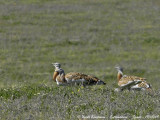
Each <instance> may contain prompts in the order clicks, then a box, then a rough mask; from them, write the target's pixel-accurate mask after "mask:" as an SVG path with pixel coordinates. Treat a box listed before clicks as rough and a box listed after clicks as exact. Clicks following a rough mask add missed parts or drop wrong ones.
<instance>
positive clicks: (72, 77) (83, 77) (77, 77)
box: [65, 72, 99, 84]
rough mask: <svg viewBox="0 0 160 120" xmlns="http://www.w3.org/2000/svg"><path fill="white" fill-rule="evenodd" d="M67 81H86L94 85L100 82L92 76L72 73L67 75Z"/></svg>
mask: <svg viewBox="0 0 160 120" xmlns="http://www.w3.org/2000/svg"><path fill="white" fill-rule="evenodd" d="M65 78H66V80H70V81H72V80H74V81H79V80H85V81H86V82H87V84H92V83H96V82H98V80H99V79H98V78H97V77H95V76H92V75H86V74H83V73H78V72H71V73H67V74H66V75H65Z"/></svg>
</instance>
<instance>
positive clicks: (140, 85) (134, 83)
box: [115, 67, 151, 90]
mask: <svg viewBox="0 0 160 120" xmlns="http://www.w3.org/2000/svg"><path fill="white" fill-rule="evenodd" d="M115 68H116V69H117V71H118V74H117V80H118V86H119V87H120V89H121V90H124V89H129V90H151V86H150V84H149V83H147V82H146V78H141V77H137V76H127V75H123V68H121V67H115Z"/></svg>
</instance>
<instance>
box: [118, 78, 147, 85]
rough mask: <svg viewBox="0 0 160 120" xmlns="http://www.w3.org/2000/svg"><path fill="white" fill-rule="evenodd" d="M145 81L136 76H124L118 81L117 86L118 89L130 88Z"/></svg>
mask: <svg viewBox="0 0 160 120" xmlns="http://www.w3.org/2000/svg"><path fill="white" fill-rule="evenodd" d="M145 80H146V78H141V77H137V76H124V77H122V78H121V79H120V81H119V82H118V85H119V86H120V87H130V86H133V85H136V84H139V83H141V82H142V81H145Z"/></svg>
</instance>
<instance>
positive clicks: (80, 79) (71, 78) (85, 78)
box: [52, 63, 105, 85]
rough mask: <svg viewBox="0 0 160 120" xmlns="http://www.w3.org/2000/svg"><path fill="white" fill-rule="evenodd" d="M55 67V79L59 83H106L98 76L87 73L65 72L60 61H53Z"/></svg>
mask: <svg viewBox="0 0 160 120" xmlns="http://www.w3.org/2000/svg"><path fill="white" fill-rule="evenodd" d="M52 64H53V65H54V67H55V71H54V74H53V80H54V81H55V82H57V85H67V84H82V85H94V84H95V85H104V84H105V83H104V82H103V81H101V80H99V79H98V78H97V77H94V76H91V75H86V74H83V73H78V72H71V73H68V74H65V72H64V70H63V69H62V68H61V65H60V63H52Z"/></svg>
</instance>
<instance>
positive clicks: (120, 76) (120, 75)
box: [117, 71, 123, 81]
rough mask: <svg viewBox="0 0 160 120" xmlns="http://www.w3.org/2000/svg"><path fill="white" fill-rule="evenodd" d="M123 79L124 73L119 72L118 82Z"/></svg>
mask: <svg viewBox="0 0 160 120" xmlns="http://www.w3.org/2000/svg"><path fill="white" fill-rule="evenodd" d="M122 77H123V73H122V71H118V74H117V80H118V81H119V80H120V79H121V78H122Z"/></svg>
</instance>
